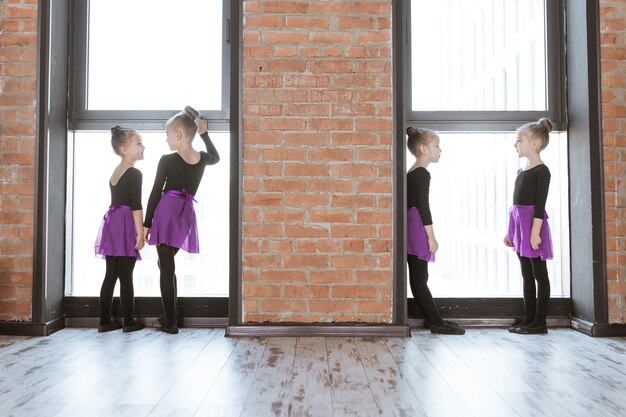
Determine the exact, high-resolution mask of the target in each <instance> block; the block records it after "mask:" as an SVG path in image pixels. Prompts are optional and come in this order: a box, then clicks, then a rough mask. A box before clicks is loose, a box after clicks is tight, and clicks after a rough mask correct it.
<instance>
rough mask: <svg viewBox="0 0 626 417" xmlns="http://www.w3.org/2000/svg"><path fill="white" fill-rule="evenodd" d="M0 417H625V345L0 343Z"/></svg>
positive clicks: (506, 336) (538, 341)
mask: <svg viewBox="0 0 626 417" xmlns="http://www.w3.org/2000/svg"><path fill="white" fill-rule="evenodd" d="M0 366H1V368H2V373H1V374H0V416H3V417H5V416H28V417H48V416H50V417H52V416H81V417H88V416H116V417H119V416H132V417H142V416H172V417H174V416H175V417H185V416H216V417H230V416H246V417H247V416H253V417H264V416H268V417H269V416H271V417H277V416H314V417H315V416H320V417H329V416H337V417H339V416H341V417H344V416H358V417H368V416H418V417H419V416H432V417H444V416H445V417H470V416H476V417H478V416H480V417H489V416H497V417H507V416H528V417H535V416H550V417H561V416H581V417H582V416H584V417H596V416H603V417H611V416H615V417H617V416H620V417H622V416H626V388H625V387H626V338H606V339H605V338H591V337H588V336H585V335H582V334H580V333H577V332H575V331H573V330H568V329H554V330H552V329H551V330H550V333H549V334H548V335H533V336H522V335H514V334H510V333H508V332H507V331H506V330H503V329H493V328H490V329H469V330H468V331H467V333H466V334H465V335H464V336H434V335H431V334H430V333H429V332H427V331H424V330H414V331H413V336H412V337H410V338H347V337H346V338H340V337H337V338H332V337H325V338H324V337H286V338H226V337H224V330H223V329H181V333H180V334H178V335H175V336H172V335H167V334H164V333H160V332H157V331H156V330H154V329H145V330H142V331H139V332H135V333H130V334H125V333H121V332H111V333H104V334H100V333H97V331H96V330H95V329H75V328H68V329H64V330H61V331H59V332H57V333H54V334H53V335H51V336H48V337H40V338H28V337H12V336H0Z"/></svg>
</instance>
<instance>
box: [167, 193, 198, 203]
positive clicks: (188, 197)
mask: <svg viewBox="0 0 626 417" xmlns="http://www.w3.org/2000/svg"><path fill="white" fill-rule="evenodd" d="M163 195H169V196H172V197H179V198H184V199H185V200H187V201H188V202H190V203H191V202H192V201H194V202H196V203H197V201H196V199H195V198H193V194H189V193H188V192H187V191H185V190H183V191H178V190H167V191H165V192H164V193H163Z"/></svg>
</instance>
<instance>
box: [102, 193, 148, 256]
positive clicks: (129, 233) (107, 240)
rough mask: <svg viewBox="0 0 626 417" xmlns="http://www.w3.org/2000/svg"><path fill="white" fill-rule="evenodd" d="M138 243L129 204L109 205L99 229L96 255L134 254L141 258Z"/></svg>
mask: <svg viewBox="0 0 626 417" xmlns="http://www.w3.org/2000/svg"><path fill="white" fill-rule="evenodd" d="M136 243H137V227H135V220H134V219H133V211H132V210H131V208H130V207H129V206H123V205H114V204H111V205H110V206H109V211H107V212H106V214H105V215H104V218H103V219H102V224H101V225H100V230H99V231H98V237H97V238H96V243H95V245H94V249H95V252H96V256H100V257H102V258H104V257H105V256H132V257H135V258H137V260H141V255H139V251H138V250H137V249H135V244H136Z"/></svg>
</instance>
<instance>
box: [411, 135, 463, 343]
mask: <svg viewBox="0 0 626 417" xmlns="http://www.w3.org/2000/svg"><path fill="white" fill-rule="evenodd" d="M406 133H407V135H408V139H407V148H408V149H409V151H410V152H411V154H413V156H415V163H414V164H413V166H412V167H411V169H409V172H408V174H407V176H406V179H407V181H406V186H407V215H406V217H407V262H408V264H409V285H410V286H411V292H412V293H413V297H414V298H415V301H416V302H417V304H418V305H419V307H420V308H421V309H422V311H423V312H424V315H425V316H426V321H427V322H428V323H430V331H431V333H441V334H464V333H465V330H463V329H462V328H460V327H459V326H458V325H457V324H456V323H453V322H450V321H445V320H443V319H442V318H441V316H440V315H439V311H438V309H437V305H436V304H435V300H433V296H432V294H431V293H430V289H429V288H428V284H427V283H428V262H434V260H435V252H437V249H438V248H439V244H438V243H437V239H435V232H434V230H433V221H432V216H431V213H430V204H429V196H428V193H429V190H430V173H429V172H428V170H427V169H426V168H428V165H429V164H431V163H436V162H439V157H440V156H441V148H439V135H437V133H436V132H435V131H433V130H430V129H420V128H415V127H409V128H408V129H407V130H406Z"/></svg>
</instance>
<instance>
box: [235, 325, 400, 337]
mask: <svg viewBox="0 0 626 417" xmlns="http://www.w3.org/2000/svg"><path fill="white" fill-rule="evenodd" d="M226 336H228V337H257V336H258V337H273V336H278V337H280V336H283V337H301V336H318V337H344V336H347V337H373V336H376V337H409V336H411V331H410V328H409V326H394V325H349V324H347V325H330V324H329V325H324V324H310V325H307V324H303V325H298V324H275V325H266V324H258V325H240V326H227V327H226Z"/></svg>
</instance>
